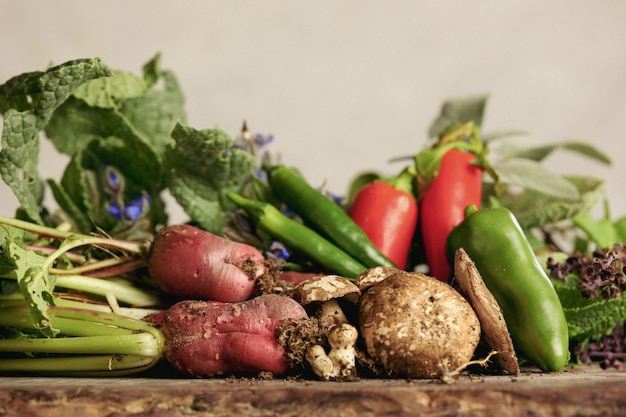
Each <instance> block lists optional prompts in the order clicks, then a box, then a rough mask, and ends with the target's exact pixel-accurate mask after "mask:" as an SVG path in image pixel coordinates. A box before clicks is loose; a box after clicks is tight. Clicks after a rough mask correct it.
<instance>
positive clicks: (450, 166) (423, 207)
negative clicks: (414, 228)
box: [419, 148, 483, 282]
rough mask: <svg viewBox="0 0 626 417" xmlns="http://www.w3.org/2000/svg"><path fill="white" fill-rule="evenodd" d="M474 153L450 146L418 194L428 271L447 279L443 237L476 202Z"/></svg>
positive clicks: (478, 172)
mask: <svg viewBox="0 0 626 417" xmlns="http://www.w3.org/2000/svg"><path fill="white" fill-rule="evenodd" d="M474 160H476V155H474V154H473V153H472V152H466V151H463V150H460V149H455V148H452V149H450V150H448V151H446V152H445V154H444V155H443V157H442V158H441V162H440V165H439V169H438V171H437V175H436V177H435V178H434V179H433V180H432V182H431V183H430V184H429V185H428V187H427V188H426V189H425V190H424V192H423V194H422V195H421V198H420V202H419V209H420V221H421V224H420V227H421V234H422V241H423V245H424V252H425V253H424V254H425V256H426V263H427V264H428V267H429V269H430V273H429V275H431V276H433V277H435V278H437V279H438V280H440V281H444V282H447V281H448V280H449V279H450V276H451V274H452V266H451V265H450V262H449V261H448V258H447V252H446V240H447V239H448V235H449V234H450V232H451V231H452V229H453V228H454V227H455V226H457V225H458V224H459V223H461V222H462V221H463V218H464V210H465V207H467V206H468V205H470V204H474V205H475V206H476V207H479V206H480V202H481V198H482V173H483V169H482V168H481V167H480V166H477V165H473V164H472V161H474Z"/></svg>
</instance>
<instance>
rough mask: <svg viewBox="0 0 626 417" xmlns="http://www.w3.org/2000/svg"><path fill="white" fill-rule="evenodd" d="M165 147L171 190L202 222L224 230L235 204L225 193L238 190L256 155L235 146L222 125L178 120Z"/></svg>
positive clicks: (212, 228) (217, 231)
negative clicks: (202, 127)
mask: <svg viewBox="0 0 626 417" xmlns="http://www.w3.org/2000/svg"><path fill="white" fill-rule="evenodd" d="M172 138H173V139H174V141H173V142H171V143H170V145H169V146H168V147H167V148H166V153H165V156H166V163H167V167H168V171H167V179H168V185H169V190H170V192H171V194H172V195H173V196H174V197H175V198H176V200H177V201H178V203H179V204H180V205H181V207H182V208H183V209H184V210H185V212H186V213H187V214H188V215H189V216H190V217H191V218H192V219H193V220H195V221H196V222H198V223H199V224H200V226H201V227H202V228H204V229H206V230H208V231H210V232H213V233H217V234H221V233H222V231H223V229H224V227H225V224H226V216H227V214H228V212H229V211H230V209H232V208H233V207H234V204H233V203H232V202H231V201H230V200H229V199H228V198H227V197H226V194H227V193H229V192H239V191H240V189H241V188H242V186H243V184H244V183H245V182H246V181H247V180H248V179H249V178H250V176H252V175H253V174H254V169H255V166H256V158H255V157H254V156H253V155H252V154H250V153H248V152H246V151H244V150H243V149H239V148H236V147H233V141H232V139H231V138H230V137H229V136H228V135H227V134H226V133H224V132H223V131H221V130H219V129H206V130H196V129H193V128H191V127H188V126H184V125H182V124H180V123H179V124H177V125H176V127H175V128H174V131H173V132H172Z"/></svg>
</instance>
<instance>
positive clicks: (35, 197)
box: [0, 109, 43, 224]
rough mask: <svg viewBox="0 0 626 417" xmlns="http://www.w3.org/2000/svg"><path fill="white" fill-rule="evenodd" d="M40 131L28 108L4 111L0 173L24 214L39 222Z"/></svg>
mask: <svg viewBox="0 0 626 417" xmlns="http://www.w3.org/2000/svg"><path fill="white" fill-rule="evenodd" d="M38 135H39V132H38V130H37V118H36V117H35V115H34V114H33V113H32V112H30V111H24V112H18V111H16V110H13V109H10V110H8V111H7V112H6V113H5V114H4V122H3V128H2V149H1V150H0V175H2V179H3V180H4V182H5V183H6V184H7V185H8V186H9V187H10V188H11V190H12V191H13V194H15V197H17V200H18V201H19V203H20V207H21V208H22V210H23V211H24V213H25V214H26V216H27V217H28V218H29V219H30V220H32V221H34V222H37V223H40V224H41V223H42V222H43V221H42V219H41V216H40V215H39V208H40V205H41V201H42V199H43V183H42V182H41V179H40V178H39V173H38V170H37V164H38V161H39V136H38Z"/></svg>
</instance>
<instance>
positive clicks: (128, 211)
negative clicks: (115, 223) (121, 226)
mask: <svg viewBox="0 0 626 417" xmlns="http://www.w3.org/2000/svg"><path fill="white" fill-rule="evenodd" d="M151 203H152V199H151V198H150V196H149V195H148V194H143V195H140V196H139V197H135V198H134V199H132V200H131V201H130V202H129V203H128V204H126V205H121V204H120V200H113V201H112V202H111V204H109V208H108V211H109V214H110V215H111V216H113V217H116V218H118V219H120V220H126V221H132V222H135V221H137V220H138V219H140V218H141V217H143V216H145V215H146V214H147V213H148V212H149V211H150V204H151Z"/></svg>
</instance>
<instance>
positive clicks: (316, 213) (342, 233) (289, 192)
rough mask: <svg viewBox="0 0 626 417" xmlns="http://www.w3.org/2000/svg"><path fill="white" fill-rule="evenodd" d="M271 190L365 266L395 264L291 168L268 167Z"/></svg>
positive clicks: (329, 200) (329, 201) (341, 209)
mask: <svg viewBox="0 0 626 417" xmlns="http://www.w3.org/2000/svg"><path fill="white" fill-rule="evenodd" d="M268 182H269V184H270V188H271V189H272V192H273V193H274V194H275V195H276V197H278V198H279V199H280V200H281V201H283V202H284V203H285V204H286V205H287V207H289V208H290V209H291V210H293V211H294V212H295V213H296V214H298V215H299V216H300V217H301V218H302V219H303V220H304V222H305V223H306V224H308V225H310V226H311V227H312V228H313V229H315V230H317V231H318V232H319V233H320V234H322V235H323V236H324V237H326V238H327V239H328V240H330V241H331V242H333V243H334V244H335V245H337V246H339V247H340V248H341V249H343V250H344V251H345V252H347V253H348V254H349V255H350V256H352V257H353V258H354V259H356V260H357V261H359V262H361V263H362V264H363V265H365V266H366V267H368V268H372V267H375V266H380V265H385V266H396V265H395V264H394V263H393V262H392V261H391V260H390V259H389V258H388V257H386V256H385V255H383V254H382V252H381V251H380V250H379V249H378V248H377V247H376V245H374V243H373V242H372V241H371V240H370V238H369V237H368V236H367V234H366V233H365V232H364V231H363V229H361V228H360V227H359V226H358V225H357V224H356V223H355V222H354V220H352V219H351V218H350V216H348V213H346V211H345V210H344V209H343V208H342V207H341V206H340V205H338V204H337V203H335V202H334V201H332V200H331V199H330V198H328V197H326V196H325V195H324V194H322V193H321V192H319V191H318V190H316V189H315V188H313V187H312V186H311V185H309V183H307V181H306V180H305V179H304V178H302V176H301V175H300V174H299V173H298V172H297V171H296V170H294V169H293V168H290V167H287V166H284V165H279V166H276V167H272V168H271V169H270V170H269V175H268Z"/></svg>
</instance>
